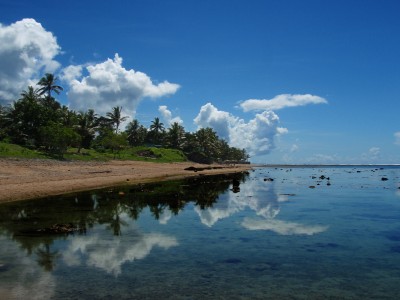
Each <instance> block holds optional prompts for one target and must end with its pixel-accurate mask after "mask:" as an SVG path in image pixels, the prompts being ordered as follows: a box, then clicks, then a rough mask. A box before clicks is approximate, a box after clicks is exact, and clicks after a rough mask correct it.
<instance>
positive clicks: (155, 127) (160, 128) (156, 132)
mask: <svg viewBox="0 0 400 300" xmlns="http://www.w3.org/2000/svg"><path fill="white" fill-rule="evenodd" d="M150 132H151V134H152V135H153V137H154V143H155V144H157V143H159V142H160V134H161V133H163V132H164V123H162V122H160V118H158V117H156V118H155V119H154V121H151V125H150Z"/></svg>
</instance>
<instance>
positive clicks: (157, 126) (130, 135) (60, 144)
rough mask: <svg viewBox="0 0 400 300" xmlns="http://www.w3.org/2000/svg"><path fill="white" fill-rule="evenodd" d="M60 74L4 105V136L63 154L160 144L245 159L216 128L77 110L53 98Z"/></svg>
mask: <svg viewBox="0 0 400 300" xmlns="http://www.w3.org/2000/svg"><path fill="white" fill-rule="evenodd" d="M57 82H58V78H57V77H55V76H54V74H50V73H47V74H45V76H44V77H43V78H41V79H40V80H39V82H38V83H37V85H38V86H39V88H37V89H35V88H33V87H32V86H29V87H28V88H27V90H25V91H22V93H21V94H20V98H19V99H18V100H16V101H14V102H13V103H12V104H11V105H9V106H4V105H0V141H6V142H10V143H15V144H18V145H21V146H24V147H29V148H33V149H42V150H44V151H46V152H48V153H50V154H53V155H57V156H60V157H62V156H63V154H64V153H65V152H66V151H67V149H68V148H69V147H75V148H77V153H80V152H81V150H82V149H95V150H98V151H111V152H117V151H120V150H121V149H124V148H127V147H135V146H143V145H147V146H156V147H164V148H171V149H178V150H181V151H183V153H184V154H185V155H186V156H187V158H188V159H190V160H193V161H197V162H202V163H212V162H221V161H236V162H237V161H241V162H243V161H247V159H248V158H249V156H248V154H247V153H246V150H245V149H238V148H235V147H231V146H229V144H228V143H227V142H226V141H225V140H223V139H221V138H219V137H218V135H217V133H216V132H215V131H214V130H213V129H212V128H201V129H199V130H197V131H196V132H187V131H185V129H184V127H183V126H182V125H180V124H179V123H177V122H175V123H172V124H171V125H170V126H169V127H168V128H166V127H165V125H164V124H163V123H162V122H161V121H160V118H158V117H156V118H154V120H153V121H152V122H151V125H150V126H149V127H148V128H146V127H145V126H143V125H142V124H140V122H139V121H138V120H137V119H134V120H132V121H130V122H129V123H128V125H127V126H126V127H125V129H124V130H121V124H123V123H124V122H125V121H127V117H126V116H123V115H122V107H120V106H116V107H113V108H112V109H111V111H110V112H107V113H106V115H105V116H101V115H98V114H97V113H96V112H95V110H94V109H88V110H87V111H78V112H77V111H74V110H71V109H69V108H68V107H67V106H65V105H62V104H61V103H60V102H58V101H57V100H56V99H55V98H54V96H53V95H54V94H57V95H58V94H60V92H62V91H63V88H62V87H61V86H60V85H58V83H57Z"/></svg>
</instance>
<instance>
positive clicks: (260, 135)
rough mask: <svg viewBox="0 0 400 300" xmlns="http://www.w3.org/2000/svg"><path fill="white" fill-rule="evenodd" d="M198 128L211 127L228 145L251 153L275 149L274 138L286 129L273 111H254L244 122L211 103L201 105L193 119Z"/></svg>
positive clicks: (266, 152) (258, 153) (253, 154)
mask: <svg viewBox="0 0 400 300" xmlns="http://www.w3.org/2000/svg"><path fill="white" fill-rule="evenodd" d="M194 122H195V124H196V125H198V126H199V127H200V128H201V127H202V128H205V127H211V128H213V129H214V130H215V131H216V132H217V134H218V136H219V137H220V138H223V139H225V140H226V141H227V142H228V143H229V144H230V145H231V146H233V147H237V148H240V149H242V148H244V149H246V151H247V152H248V153H249V154H250V155H251V156H257V155H264V154H268V153H269V152H270V151H271V150H272V149H274V148H275V144H274V138H275V136H277V135H280V134H284V133H286V132H287V129H286V128H282V127H279V126H278V125H279V117H278V115H277V114H275V113H274V112H272V111H264V112H262V113H259V114H256V115H255V117H254V118H253V119H251V120H250V121H249V122H247V123H246V121H245V120H243V119H241V118H238V117H235V116H233V115H232V114H230V113H228V112H226V111H221V110H218V109H217V108H216V107H215V106H214V105H212V104H211V103H207V104H206V105H203V106H202V107H201V109H200V112H199V114H198V115H197V117H196V118H195V119H194Z"/></svg>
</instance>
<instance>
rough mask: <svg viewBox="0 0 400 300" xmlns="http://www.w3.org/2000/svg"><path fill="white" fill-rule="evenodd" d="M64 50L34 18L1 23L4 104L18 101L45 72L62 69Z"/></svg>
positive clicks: (0, 91)
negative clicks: (58, 59)
mask: <svg viewBox="0 0 400 300" xmlns="http://www.w3.org/2000/svg"><path fill="white" fill-rule="evenodd" d="M60 51H61V48H60V46H59V45H58V44H57V39H56V37H55V36H54V35H53V34H52V33H51V32H49V31H46V30H45V29H44V28H43V27H42V25H41V24H40V23H38V22H36V21H35V20H34V19H22V20H20V21H18V22H15V23H13V24H11V25H3V24H0V103H2V102H3V103H9V102H11V101H14V100H16V99H18V97H19V95H20V93H21V91H22V90H26V89H27V87H28V85H35V84H36V82H37V81H38V80H39V78H40V76H41V75H40V74H41V73H43V72H54V71H55V70H56V69H57V68H59V66H60V64H59V63H58V62H57V61H56V60H54V57H55V56H57V55H58V54H60Z"/></svg>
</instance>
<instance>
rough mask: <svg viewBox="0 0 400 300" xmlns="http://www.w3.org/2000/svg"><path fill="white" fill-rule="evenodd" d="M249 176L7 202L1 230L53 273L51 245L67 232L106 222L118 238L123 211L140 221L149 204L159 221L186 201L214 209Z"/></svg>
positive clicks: (2, 211) (1, 213)
mask: <svg viewBox="0 0 400 300" xmlns="http://www.w3.org/2000/svg"><path fill="white" fill-rule="evenodd" d="M247 177H248V173H247V172H243V173H235V174H229V175H216V176H198V177H192V178H187V179H184V180H177V181H169V182H162V183H151V184H145V185H143V184H140V185H135V186H130V187H118V188H112V189H106V190H100V191H95V192H85V193H79V194H77V195H68V196H60V197H56V198H54V197H52V198H44V199H36V200H33V201H22V202H16V203H6V204H3V205H0V220H1V221H0V233H2V234H3V235H7V236H10V237H11V239H12V240H14V241H16V242H17V243H18V244H19V245H20V246H21V248H22V249H24V250H25V251H26V252H27V254H28V255H31V254H32V253H35V255H36V256H37V259H36V261H37V263H38V264H39V265H40V266H41V267H43V269H44V270H45V271H52V270H53V269H54V266H55V261H56V259H57V258H58V257H60V254H59V253H58V251H52V249H51V246H52V244H53V243H54V242H55V241H56V240H57V239H62V238H65V237H66V236H67V235H68V234H76V235H86V233H87V231H88V230H90V229H91V228H93V227H94V225H96V224H104V225H106V228H107V229H109V230H110V231H111V232H112V233H113V235H114V236H120V235H121V234H122V233H123V228H124V227H127V226H128V223H127V222H125V221H124V220H123V219H122V218H121V215H122V214H124V215H125V216H128V217H129V218H131V219H133V220H137V219H138V218H139V217H140V214H141V213H142V212H143V210H144V209H145V208H147V207H148V209H149V211H150V212H151V214H152V216H153V217H154V218H155V219H156V220H159V219H160V216H161V215H162V214H163V213H164V212H165V211H166V210H169V211H170V212H171V213H172V214H174V215H178V214H179V212H180V211H181V210H182V209H183V208H184V207H185V206H186V205H187V204H188V203H194V204H195V205H196V206H197V207H199V208H200V209H202V210H203V209H206V208H209V207H212V206H213V205H214V204H215V203H216V202H217V200H218V197H219V195H220V194H221V193H224V192H226V191H227V190H228V189H229V188H230V187H231V186H232V182H233V181H234V182H237V181H239V182H244V181H245V180H246V178H247ZM54 224H71V226H73V227H74V228H75V229H76V230H74V231H73V232H62V231H52V230H51V228H53V227H54ZM49 228H50V230H49Z"/></svg>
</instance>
